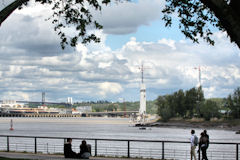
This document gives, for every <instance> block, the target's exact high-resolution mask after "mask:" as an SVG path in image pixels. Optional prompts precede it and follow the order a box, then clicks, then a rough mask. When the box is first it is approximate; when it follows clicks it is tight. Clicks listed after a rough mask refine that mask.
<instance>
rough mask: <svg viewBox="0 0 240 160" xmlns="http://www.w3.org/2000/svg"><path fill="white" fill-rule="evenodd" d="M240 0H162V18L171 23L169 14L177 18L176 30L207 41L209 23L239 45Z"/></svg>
mask: <svg viewBox="0 0 240 160" xmlns="http://www.w3.org/2000/svg"><path fill="white" fill-rule="evenodd" d="M239 8H240V1H239V0H166V7H165V9H164V10H163V13H164V17H163V20H164V21H165V22H166V23H165V24H166V26H168V27H170V26H171V24H172V15H174V14H177V16H178V17H179V21H180V23H179V29H180V30H181V31H182V32H183V34H184V35H185V36H186V37H187V38H190V39H191V40H192V41H193V42H196V43H198V41H199V39H198V38H199V36H200V37H202V38H203V39H204V40H206V41H207V42H208V43H210V44H212V45H213V44H214V41H213V40H212V38H211V35H212V34H213V32H212V29H211V28H212V27H211V25H212V26H214V27H217V28H218V29H219V30H223V31H226V32H227V33H228V35H229V37H230V39H231V41H232V42H235V43H236V44H237V45H238V47H239V48H240V32H239V30H240V10H239Z"/></svg>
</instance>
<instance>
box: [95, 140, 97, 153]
mask: <svg viewBox="0 0 240 160" xmlns="http://www.w3.org/2000/svg"><path fill="white" fill-rule="evenodd" d="M95 156H97V140H96V139H95Z"/></svg>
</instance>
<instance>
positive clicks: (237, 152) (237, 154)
mask: <svg viewBox="0 0 240 160" xmlns="http://www.w3.org/2000/svg"><path fill="white" fill-rule="evenodd" d="M236 160H238V144H236Z"/></svg>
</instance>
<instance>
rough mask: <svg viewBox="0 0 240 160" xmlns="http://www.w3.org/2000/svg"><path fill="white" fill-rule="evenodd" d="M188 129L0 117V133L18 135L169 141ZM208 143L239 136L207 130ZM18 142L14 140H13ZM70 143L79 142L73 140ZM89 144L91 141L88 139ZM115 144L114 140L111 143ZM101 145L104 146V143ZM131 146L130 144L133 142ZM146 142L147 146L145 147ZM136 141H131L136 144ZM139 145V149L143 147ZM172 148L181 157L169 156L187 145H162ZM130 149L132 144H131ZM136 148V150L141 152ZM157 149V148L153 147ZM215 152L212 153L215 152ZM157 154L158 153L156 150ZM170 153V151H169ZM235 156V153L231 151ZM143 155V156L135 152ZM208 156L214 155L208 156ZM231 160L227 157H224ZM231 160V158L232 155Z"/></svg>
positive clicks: (222, 148) (184, 135) (126, 122)
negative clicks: (11, 127) (11, 128)
mask: <svg viewBox="0 0 240 160" xmlns="http://www.w3.org/2000/svg"><path fill="white" fill-rule="evenodd" d="M11 119H12V120H13V128H14V130H13V131H10V130H9V128H10V121H11ZM193 129H195V131H196V134H197V135H198V136H199V134H200V133H201V132H202V130H203V129H204V128H202V129H199V128H193ZM190 130H191V129H190V128H173V127H171V128H167V127H166V128H154V127H152V128H147V129H146V130H139V128H138V127H133V126H131V125H130V124H129V119H127V118H87V117H81V118H79V117H66V118H49V117H46V118H45V117H39V118H26V117H16V118H9V117H2V118H0V134H1V135H20V136H48V137H72V138H84V139H88V138H106V139H136V140H173V141H175V140H176V141H189V138H190ZM208 134H209V135H210V141H211V142H234V143H236V142H238V143H240V135H238V134H235V132H234V131H227V130H216V129H208ZM16 141H18V140H16ZM74 143H76V144H77V143H80V141H76V142H74ZM90 143H91V142H90ZM109 143H110V142H109ZM115 143H116V142H115ZM103 145H105V146H106V143H104V144H103ZM133 145H134V144H133ZM146 145H147V146H146ZM138 146H139V144H135V147H138ZM154 146H158V147H159V146H161V144H148V143H146V144H144V147H145V148H150V149H151V148H154ZM0 147H1V146H0ZM144 147H143V148H144ZM168 147H169V149H170V150H171V151H172V150H174V154H175V148H176V152H177V151H178V150H182V151H183V153H180V154H184V155H185V158H177V153H176V155H174V157H173V159H188V155H189V154H188V153H189V151H188V149H189V144H183V145H182V144H174V145H173V144H169V146H168V145H166V147H165V148H168ZM133 148H134V147H133ZM235 148H236V147H235V146H232V145H227V146H226V145H221V146H220V145H212V148H211V147H210V148H209V151H211V150H212V152H211V153H212V154H218V153H222V152H223V151H226V150H229V151H232V152H235V151H236V149H235ZM140 150H141V147H140V149H138V152H142V151H140ZM156 150H157V149H156ZM151 152H152V156H151V157H153V158H154V155H156V156H157V152H159V151H156V154H155V153H154V149H151ZM215 152H216V153H215ZM159 154H160V153H159ZM170 154H173V153H170ZM226 154H227V153H224V155H221V159H226V158H225V156H226ZM233 155H235V153H233ZM138 156H140V157H144V156H143V155H140V154H139V155H138ZM211 157H212V158H211V159H220V158H219V157H218V158H214V157H215V156H213V155H212V156H211ZM227 159H231V158H227ZM233 159H234V158H233ZM235 159H236V158H235Z"/></svg>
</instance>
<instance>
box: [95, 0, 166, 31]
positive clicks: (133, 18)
mask: <svg viewBox="0 0 240 160" xmlns="http://www.w3.org/2000/svg"><path fill="white" fill-rule="evenodd" d="M163 6H164V1H159V0H151V2H149V0H139V2H138V3H131V2H122V3H117V4H116V3H114V4H112V5H109V6H106V7H103V9H102V13H101V14H99V13H98V12H97V13H95V14H94V17H96V19H97V20H98V21H99V22H100V24H102V25H103V26H104V29H103V31H104V33H106V34H129V33H134V32H136V31H137V28H138V27H139V26H142V25H149V24H150V23H151V22H152V21H153V20H157V19H160V13H161V10H162V8H163Z"/></svg>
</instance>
